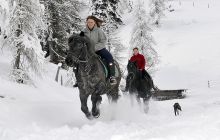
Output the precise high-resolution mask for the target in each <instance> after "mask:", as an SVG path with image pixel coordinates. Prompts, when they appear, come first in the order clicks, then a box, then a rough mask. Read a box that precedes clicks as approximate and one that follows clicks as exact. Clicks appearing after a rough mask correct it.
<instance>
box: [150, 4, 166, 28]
mask: <svg viewBox="0 0 220 140" xmlns="http://www.w3.org/2000/svg"><path fill="white" fill-rule="evenodd" d="M164 10H165V3H164V0H151V1H150V16H151V23H152V24H155V25H156V26H160V20H161V18H162V17H163V16H164Z"/></svg>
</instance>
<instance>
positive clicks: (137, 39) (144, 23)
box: [130, 1, 158, 71]
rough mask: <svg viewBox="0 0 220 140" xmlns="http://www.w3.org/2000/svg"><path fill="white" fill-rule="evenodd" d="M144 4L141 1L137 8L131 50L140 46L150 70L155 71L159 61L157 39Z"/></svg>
mask: <svg viewBox="0 0 220 140" xmlns="http://www.w3.org/2000/svg"><path fill="white" fill-rule="evenodd" d="M143 5H144V4H143V2H141V1H139V2H138V5H137V7H136V10H135V15H134V17H136V20H135V27H134V28H133V33H132V37H131V40H130V47H131V50H132V49H133V48H135V47H137V48H139V50H140V52H141V53H142V54H143V55H144V56H145V59H146V60H147V66H148V67H149V68H150V69H149V70H150V71H153V69H154V66H155V65H156V64H157V63H158V54H157V52H156V51H155V49H154V48H153V45H154V44H155V41H154V39H153V36H152V33H151V32H152V29H151V28H150V27H149V22H148V19H147V17H148V16H147V14H146V11H145V9H144V7H143Z"/></svg>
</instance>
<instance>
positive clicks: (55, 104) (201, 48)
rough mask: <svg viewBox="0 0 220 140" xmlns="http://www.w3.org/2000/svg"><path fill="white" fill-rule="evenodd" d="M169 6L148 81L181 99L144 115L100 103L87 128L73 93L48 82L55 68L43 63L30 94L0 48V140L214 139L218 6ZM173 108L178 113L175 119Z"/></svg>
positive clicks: (219, 104)
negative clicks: (12, 75)
mask: <svg viewBox="0 0 220 140" xmlns="http://www.w3.org/2000/svg"><path fill="white" fill-rule="evenodd" d="M2 2H3V1H2V0H1V1H0V4H1V5H2ZM170 3H171V5H172V7H173V8H174V9H175V11H174V12H166V17H164V18H163V20H162V26H161V27H160V28H155V31H154V32H153V35H154V38H155V40H156V42H157V46H156V50H157V51H158V54H159V55H160V57H161V58H160V60H161V63H160V64H159V66H158V71H157V72H156V73H155V76H154V77H153V78H154V82H155V84H156V85H157V86H158V87H159V88H161V89H177V88H186V89H188V92H187V98H186V99H182V100H169V101H153V100H152V101H151V102H150V105H149V108H150V109H149V113H148V114H144V113H143V111H142V110H141V109H140V108H139V107H138V106H137V105H135V106H131V104H130V100H129V99H128V97H126V96H123V97H121V98H120V100H119V101H118V103H117V104H114V105H110V104H109V103H108V101H107V100H104V101H103V102H102V104H101V116H100V118H98V119H97V120H92V121H89V120H87V119H86V117H85V116H84V114H83V113H82V112H81V110H80V101H79V97H78V89H76V88H74V89H73V88H71V87H63V86H60V84H58V83H56V82H55V81H54V78H55V74H56V70H57V66H55V65H52V64H47V67H46V74H45V76H44V78H43V79H42V80H38V81H36V87H30V86H27V85H22V84H17V83H13V82H10V81H9V79H8V75H9V72H10V67H11V63H10V62H11V57H10V56H11V54H10V53H9V52H8V51H7V50H6V49H1V50H0V140H15V139H16V140H219V139H220V133H219V132H220V120H219V118H220V93H219V92H220V74H219V69H220V48H219V46H220V43H219V36H220V28H219V25H220V15H219V14H218V13H219V9H220V1H219V0H195V1H194V7H193V1H192V0H181V5H180V3H179V1H172V2H170ZM208 4H209V8H208ZM132 18H133V17H132V15H129V14H127V15H125V16H124V21H125V26H124V27H122V28H121V29H120V32H119V33H118V36H121V38H122V39H123V44H124V45H128V43H129V39H130V36H129V35H130V34H131V27H132V26H133V24H134V23H133V22H132ZM0 38H1V39H3V38H2V36H1V37H0ZM0 41H2V40H0ZM0 48H2V47H1V46H0ZM128 52H129V50H128ZM127 54H129V53H127ZM128 57H129V55H128V56H127V58H128ZM126 62H127V61H126ZM208 81H210V87H211V88H208ZM1 97H4V98H1ZM175 102H179V103H180V105H181V106H182V109H183V111H182V112H181V114H180V116H177V117H175V116H174V113H173V108H172V106H173V104H174V103H175Z"/></svg>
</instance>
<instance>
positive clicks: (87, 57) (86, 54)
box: [65, 33, 121, 119]
mask: <svg viewBox="0 0 220 140" xmlns="http://www.w3.org/2000/svg"><path fill="white" fill-rule="evenodd" d="M68 45H69V51H68V54H67V58H66V60H65V61H66V63H67V65H68V66H73V67H76V71H75V75H76V80H77V83H78V88H79V92H80V101H81V110H82V111H83V112H84V113H85V115H86V117H87V118H88V119H92V118H93V117H96V118H98V117H99V116H100V110H99V104H100V103H101V101H102V97H101V95H102V94H107V96H108V98H109V100H111V101H113V102H116V101H117V99H118V98H119V94H118V90H119V89H118V87H119V83H120V80H121V74H120V70H119V66H118V64H117V62H115V66H116V80H117V84H116V85H111V84H110V81H109V79H108V78H107V75H106V72H105V70H104V69H105V67H103V63H102V62H101V61H100V58H99V56H97V55H96V53H95V50H94V45H92V43H91V42H90V39H89V38H88V37H86V36H84V34H83V33H81V34H80V35H79V34H73V35H72V36H71V37H70V38H69V40H68ZM89 95H91V100H92V112H91V113H90V111H89V109H88V106H87V99H88V96H89Z"/></svg>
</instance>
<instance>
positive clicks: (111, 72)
mask: <svg viewBox="0 0 220 140" xmlns="http://www.w3.org/2000/svg"><path fill="white" fill-rule="evenodd" d="M109 76H110V78H109V80H110V84H111V85H115V84H117V80H116V78H115V65H114V63H109Z"/></svg>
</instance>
